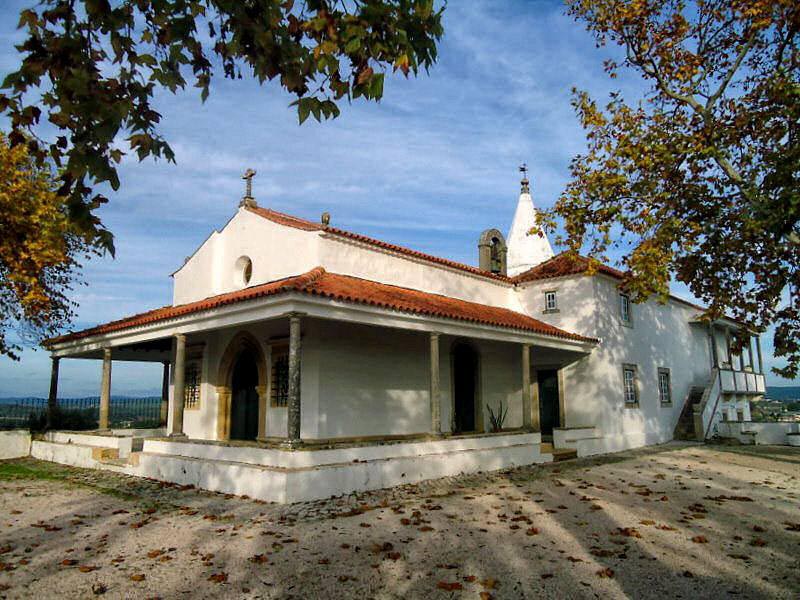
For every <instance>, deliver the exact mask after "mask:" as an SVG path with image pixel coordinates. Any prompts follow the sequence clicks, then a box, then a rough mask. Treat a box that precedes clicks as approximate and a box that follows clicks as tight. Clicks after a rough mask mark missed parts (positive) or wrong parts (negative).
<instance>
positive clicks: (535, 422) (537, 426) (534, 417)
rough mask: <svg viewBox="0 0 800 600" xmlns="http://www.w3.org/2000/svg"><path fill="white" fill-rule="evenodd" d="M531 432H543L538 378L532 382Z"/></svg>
mask: <svg viewBox="0 0 800 600" xmlns="http://www.w3.org/2000/svg"><path fill="white" fill-rule="evenodd" d="M529 356H530V354H529ZM530 372H531V371H530V365H529V368H528V373H530ZM531 388H532V389H531V394H530V397H531V411H530V415H531V431H533V432H535V433H538V432H540V431H541V430H542V424H541V420H540V418H539V379H538V377H537V378H536V380H535V381H533V382H531Z"/></svg>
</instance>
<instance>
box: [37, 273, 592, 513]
mask: <svg viewBox="0 0 800 600" xmlns="http://www.w3.org/2000/svg"><path fill="white" fill-rule="evenodd" d="M348 279H349V278H348ZM336 283H339V284H341V282H336ZM370 283H372V287H370V288H369V289H368V290H367V291H368V292H369V294H370V296H369V297H370V300H371V301H370V302H366V301H363V299H362V298H360V297H358V296H356V295H355V294H353V293H350V294H348V295H336V296H333V297H332V296H331V295H323V294H320V293H313V294H309V293H302V292H297V291H296V290H294V289H291V288H290V290H289V291H288V293H281V294H269V295H266V296H257V297H254V298H252V299H250V298H247V299H246V300H244V301H241V300H237V301H235V302H234V301H232V302H220V303H218V304H215V303H213V302H211V305H210V306H209V305H208V304H209V301H204V303H200V304H205V306H201V307H198V308H197V309H196V310H187V309H186V308H183V307H170V308H168V309H161V310H162V311H164V312H163V314H161V315H159V314H157V313H158V312H159V311H154V313H155V314H154V313H145V315H142V316H137V317H132V318H131V319H129V320H126V321H125V322H118V324H109V325H107V326H101V327H100V328H96V329H95V330H89V331H88V332H85V333H83V334H78V335H73V336H71V337H70V336H67V337H65V338H63V339H59V340H54V341H52V342H51V345H50V349H51V352H52V354H53V359H54V362H53V364H54V370H53V387H54V389H56V390H57V381H58V362H59V361H60V360H61V359H63V358H80V359H99V360H101V361H102V362H101V365H102V366H101V368H102V373H103V377H102V389H101V406H100V415H99V416H100V418H99V422H100V428H99V431H98V432H96V433H97V434H98V435H99V437H100V438H104V437H108V436H109V434H110V433H111V432H109V431H108V418H107V415H108V411H109V402H110V399H111V390H112V379H111V373H112V364H113V362H114V361H115V360H150V361H157V362H162V363H163V364H164V372H163V373H164V377H163V382H162V383H163V385H162V389H163V403H162V404H163V416H164V419H163V424H164V426H165V429H164V430H163V431H161V432H157V431H152V432H148V434H147V435H145V436H137V435H136V434H134V437H135V438H137V437H138V438H141V443H140V444H139V443H138V442H137V443H134V444H133V445H132V449H131V451H130V452H129V453H128V455H127V456H120V455H119V453H117V456H116V457H113V455H114V452H113V451H112V452H110V453H108V454H109V456H112V462H113V461H116V462H114V464H112V466H114V467H115V468H116V467H119V468H123V469H129V470H130V471H131V473H132V474H141V475H144V476H148V477H155V478H157V479H162V480H165V481H173V482H183V483H184V484H186V483H191V484H192V485H198V486H199V487H204V488H206V489H219V490H223V489H226V490H231V489H235V490H237V491H233V492H231V493H240V492H241V489H240V488H241V485H244V484H243V483H242V481H241V480H240V479H241V477H240V476H239V475H234V474H233V473H234V472H235V471H236V470H237V469H238V470H241V469H251V470H252V469H257V470H259V472H260V473H261V474H262V475H264V476H265V477H266V478H267V479H270V480H274V479H275V478H276V477H278V479H280V480H282V481H284V483H283V484H280V485H281V486H283V487H281V488H280V489H281V490H282V491H280V493H277V492H274V490H273V491H270V492H266V491H263V490H262V492H263V493H262V494H261V496H256V497H264V498H265V499H266V498H289V497H291V498H298V497H302V498H306V497H308V495H309V494H311V495H313V494H314V493H315V492H313V487H314V485H316V484H313V483H311V482H312V480H313V481H316V478H318V477H322V475H320V474H319V473H318V472H317V471H322V472H324V473H326V474H327V475H325V478H326V479H325V481H326V482H328V483H325V484H319V488H318V491H319V493H320V494H323V495H322V496H319V497H323V496H324V495H330V494H331V493H334V492H336V491H337V490H338V491H339V492H341V493H345V491H344V488H341V489H340V487H339V484H338V483H336V477H333V476H330V473H333V472H334V471H336V470H337V469H339V470H341V469H342V468H344V467H343V466H342V465H349V467H348V468H345V469H344V471H346V472H347V473H349V475H347V476H346V477H345V479H344V481H349V482H350V483H346V484H343V485H345V487H348V486H351V487H352V486H355V487H353V489H356V488H358V489H362V488H363V486H367V487H366V488H363V489H374V488H372V487H370V486H373V485H378V486H379V487H385V486H386V485H396V484H398V483H404V482H409V481H411V480H413V479H416V478H418V477H422V478H431V477H438V476H443V475H447V474H457V473H462V472H472V471H475V470H491V469H500V468H506V467H509V466H519V465H523V464H531V463H535V462H541V461H545V460H550V459H552V456H551V455H550V454H548V453H546V452H545V453H542V452H541V448H540V443H541V441H542V440H541V430H542V426H543V420H544V421H545V423H544V426H545V427H549V428H550V431H552V428H553V426H554V425H555V426H557V425H558V421H553V418H554V417H553V413H555V414H556V415H557V414H558V410H559V409H558V406H555V407H554V406H552V403H556V404H563V402H564V397H565V394H566V391H565V390H564V389H563V386H562V387H561V391H560V392H556V394H555V395H553V394H552V393H549V394H547V393H545V394H542V393H541V390H542V387H541V385H539V383H538V382H537V378H539V377H541V376H542V375H543V374H544V373H547V374H549V375H548V376H549V377H553V376H555V378H556V380H558V373H559V370H560V369H561V368H563V366H566V365H568V364H571V363H573V362H575V361H577V360H580V359H582V358H583V357H585V356H586V355H587V354H588V353H589V352H591V350H592V349H593V348H594V346H595V344H596V341H595V340H591V339H588V338H583V337H581V336H577V335H574V334H570V333H567V332H563V331H561V330H558V329H556V328H553V327H551V326H547V325H545V324H543V323H540V322H539V321H536V320H535V319H531V318H529V317H527V316H525V315H522V314H520V313H515V312H513V311H510V310H507V309H503V308H498V307H491V306H485V305H479V304H474V303H469V302H466V301H461V300H456V299H451V298H444V297H434V299H433V300H431V299H430V298H428V297H427V296H432V295H427V294H426V295H422V294H421V293H420V292H416V291H412V290H404V289H403V288H394V287H392V286H384V285H383V284H375V283H374V282H370ZM359 285H360V286H361V285H363V284H362V283H359ZM383 288H390V289H388V290H384V289H383ZM304 291H305V290H304ZM380 293H385V294H386V299H387V301H386V302H384V301H382V300H383V299H382V297H381V296H380ZM376 296H377V297H378V299H377V300H376V299H375V298H376ZM420 296H422V298H420ZM212 300H213V299H212ZM432 303H433V305H432ZM436 303H438V304H436ZM553 374H554V375H553ZM53 397H54V398H55V397H56V396H55V394H53ZM545 404H547V406H545ZM562 414H563V413H562ZM556 418H557V417H556ZM112 437H114V436H113V434H112ZM85 442H86V440H85V439H84V440H82V442H80V443H85ZM42 443H43V444H48V443H49V444H55V443H60V442H58V441H56V440H55V439H51V440H44V441H43V442H42ZM92 443H93V442H92ZM92 443H89V444H87V445H89V446H90V445H92ZM137 446H140V447H138V448H137ZM43 448H44V447H42V449H43ZM50 449H51V450H52V449H53V448H52V447H51V448H50ZM93 452H94V455H96V454H97V451H93ZM287 452H288V454H287ZM293 454H296V456H294V457H293ZM94 455H92V456H94ZM84 456H85V457H88V458H90V459H91V460H93V461H94V462H95V463H98V461H97V460H95V459H94V458H92V457H91V456H90V452H89V451H88V450H87V451H85V452H84ZM312 457H313V458H312ZM354 461H355V462H354ZM387 461H388V462H387ZM100 462H102V461H100ZM106 462H107V461H106ZM362 463H363V464H364V465H371V466H369V467H367V466H362V467H358V466H356V465H358V464H362ZM389 463H391V465H390V464H389ZM226 465H227V466H226ZM231 465H233V466H231ZM403 465H405V466H403ZM92 466H99V464H94V465H92ZM412 467H413V468H412ZM231 469H233V471H231ZM309 469H311V470H312V471H314V472H315V473H316V474H314V475H313V476H312V475H311V474H309V473H308V472H307V471H308V470H309ZM331 469H333V471H332V470H331ZM398 469H399V470H398ZM265 470H266V471H265ZM411 471H413V475H412V474H411ZM290 472H291V473H290ZM354 472H359V473H360V475H358V476H357V477H360V478H361V479H359V481H360V483H355V482H353V481H352V478H351V476H352V477H356V475H353V473H354ZM276 473H282V475H280V477H279V476H278V475H276ZM302 473H305V474H302ZM187 474H188V475H187ZM251 475H252V473H251ZM329 476H330V477H333V478H332V479H330V478H329ZM340 476H342V475H341V473H340ZM185 477H189V478H190V481H184V479H185ZM348 478H350V479H348ZM261 479H264V477H261ZM290 480H291V481H295V483H288V482H289V481H290ZM301 480H302V481H303V482H304V483H302V484H300V483H297V482H299V481H301ZM247 485H250V484H247ZM258 485H261V486H267V487H270V486H271V485H272V484H271V483H267V482H265V481H262V483H260V484H258ZM286 486H289V487H291V486H300V487H301V488H302V489H303V490H306V491H304V492H302V493H300V492H296V493H295V492H291V491H287V490H289V487H286ZM308 486H310V487H308ZM293 489H294V488H293ZM251 491H252V490H251ZM323 492H324V493H323ZM248 495H250V494H248ZM279 501H285V500H279Z"/></svg>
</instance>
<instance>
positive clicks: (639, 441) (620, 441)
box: [575, 431, 672, 458]
mask: <svg viewBox="0 0 800 600" xmlns="http://www.w3.org/2000/svg"><path fill="white" fill-rule="evenodd" d="M671 439H672V435H671V434H670V433H669V432H665V431H648V432H644V433H631V434H628V435H603V436H598V437H594V438H585V439H580V440H577V441H576V442H575V449H576V450H577V451H578V457H580V458H582V457H584V456H596V455H598V454H610V453H612V452H622V451H623V450H631V449H633V448H641V447H642V446H652V445H655V444H664V443H666V442H668V441H670V440H671Z"/></svg>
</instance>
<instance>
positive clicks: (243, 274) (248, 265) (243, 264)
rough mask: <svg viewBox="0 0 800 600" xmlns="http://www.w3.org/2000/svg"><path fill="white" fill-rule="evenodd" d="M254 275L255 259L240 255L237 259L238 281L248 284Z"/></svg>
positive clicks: (239, 283)
mask: <svg viewBox="0 0 800 600" xmlns="http://www.w3.org/2000/svg"><path fill="white" fill-rule="evenodd" d="M252 277H253V261H252V260H250V257H248V256H240V257H239V259H238V260H237V261H236V283H237V284H238V285H240V286H246V285H247V284H249V283H250V279H251V278H252Z"/></svg>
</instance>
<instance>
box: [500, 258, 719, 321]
mask: <svg viewBox="0 0 800 600" xmlns="http://www.w3.org/2000/svg"><path fill="white" fill-rule="evenodd" d="M588 268H589V259H588V258H587V257H585V256H580V255H577V256H576V255H573V254H568V253H567V252H562V253H561V254H556V255H555V256H554V257H553V258H551V259H548V260H546V261H544V262H543V263H540V264H538V265H536V266H535V267H532V268H530V269H528V270H527V271H525V272H524V273H520V274H519V275H516V276H514V277H513V278H512V281H513V282H514V283H515V284H518V283H526V282H528V281H538V280H541V279H553V278H555V277H566V276H568V275H581V274H583V273H586V270H587V269H588ZM597 272H598V273H603V274H604V275H608V276H609V277H613V278H614V279H625V273H623V272H622V271H620V270H619V269H615V268H614V267H609V266H608V265H605V264H603V263H600V264H598V265H597ZM669 297H670V299H671V300H674V301H675V302H680V303H681V304H685V305H686V306H689V307H691V308H696V309H697V310H700V311H704V310H706V309H705V307H703V306H700V305H699V304H695V303H694V302H690V301H688V300H684V299H683V298H680V297H678V296H675V295H673V294H670V296H669ZM726 318H727V317H726Z"/></svg>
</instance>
